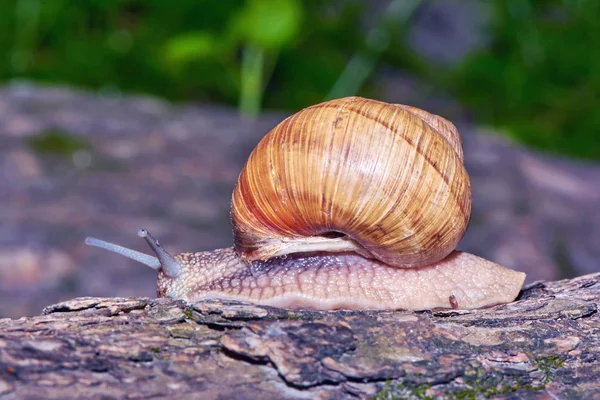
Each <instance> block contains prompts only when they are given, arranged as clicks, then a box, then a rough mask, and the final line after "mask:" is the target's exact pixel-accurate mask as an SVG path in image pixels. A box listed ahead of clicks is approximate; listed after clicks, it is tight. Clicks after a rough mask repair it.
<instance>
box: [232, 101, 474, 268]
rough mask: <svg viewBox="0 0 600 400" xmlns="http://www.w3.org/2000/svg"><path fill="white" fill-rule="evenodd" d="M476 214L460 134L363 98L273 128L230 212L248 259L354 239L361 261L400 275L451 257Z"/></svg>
mask: <svg viewBox="0 0 600 400" xmlns="http://www.w3.org/2000/svg"><path fill="white" fill-rule="evenodd" d="M470 214H471V185H470V180H469V176H468V174H467V172H466V170H465V168H464V165H463V153H462V147H461V141H460V137H459V135H458V131H457V130H456V128H455V127H454V125H453V124H452V123H450V122H449V121H447V120H445V119H443V118H441V117H438V116H435V115H433V114H429V113H428V112H426V111H423V110H420V109H417V108H414V107H408V106H403V105H395V104H388V103H384V102H380V101H375V100H369V99H364V98H360V97H347V98H342V99H336V100H332V101H328V102H324V103H321V104H317V105H314V106H311V107H308V108H306V109H304V110H301V111H299V112H298V113H296V114H294V115H292V116H290V117H288V118H287V119H285V120H284V121H282V122H281V123H280V124H278V125H277V126H276V127H274V128H273V129H272V130H271V131H270V132H269V133H268V134H267V135H265V137H264V138H263V139H262V140H261V141H260V143H259V144H258V145H257V147H256V148H255V149H254V151H253V152H252V153H251V155H250V157H249V159H248V161H247V163H246V165H245V166H244V168H243V170H242V172H241V174H240V176H239V179H238V184H237V185H236V187H235V189H234V192H233V197H232V210H231V217H232V223H233V227H234V244H235V247H236V249H237V251H238V252H239V253H240V254H241V255H242V257H243V258H245V259H249V260H255V259H265V258H269V257H271V256H272V255H274V254H281V251H279V250H280V249H281V248H285V247H286V246H289V244H290V243H293V242H301V241H302V240H304V239H305V238H314V237H321V236H322V237H324V239H323V240H325V241H326V240H329V238H331V240H339V238H337V237H336V236H337V235H345V236H346V237H348V238H351V239H352V240H353V241H355V242H356V243H358V245H359V247H360V248H361V250H360V251H359V252H362V253H361V254H364V253H365V252H366V253H367V254H366V255H367V256H370V257H373V258H376V259H379V260H380V261H382V262H384V263H386V264H388V265H392V266H396V267H418V266H423V265H428V264H431V263H434V262H437V261H439V260H441V259H442V258H444V257H445V256H447V255H448V254H449V253H450V252H451V251H452V250H454V248H455V247H456V245H457V244H458V242H459V240H460V239H461V238H462V236H463V234H464V232H465V230H466V228H467V225H468V222H469V218H470ZM363 250H364V251H363ZM284 252H285V251H284Z"/></svg>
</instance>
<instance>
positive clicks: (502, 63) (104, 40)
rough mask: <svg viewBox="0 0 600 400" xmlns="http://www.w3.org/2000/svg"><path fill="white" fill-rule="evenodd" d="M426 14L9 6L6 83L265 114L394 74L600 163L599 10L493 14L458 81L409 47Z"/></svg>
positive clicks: (339, 5)
mask: <svg viewBox="0 0 600 400" xmlns="http://www.w3.org/2000/svg"><path fill="white" fill-rule="evenodd" d="M423 3H426V0H422V1H419V0H390V2H389V5H388V7H387V8H385V7H384V8H383V9H382V10H381V11H380V13H379V15H375V16H374V15H373V12H372V10H369V9H368V7H370V4H371V3H370V2H365V1H361V0H329V1H327V0H304V1H301V0H220V1H218V2H214V1H210V0H177V2H167V1H164V0H79V1H77V2H73V1H67V0H5V1H3V2H0V57H3V59H2V62H0V80H4V81H6V80H9V79H12V78H15V77H26V78H33V79H36V80H42V81H52V82H68V83H72V84H76V85H81V86H87V87H94V88H104V89H108V90H110V89H111V88H118V89H119V90H123V91H133V92H145V93H152V94H157V95H160V96H164V97H167V98H169V99H173V100H199V101H212V102H220V103H226V104H237V105H238V106H239V108H240V111H241V112H243V113H246V114H257V113H258V112H259V111H260V110H261V108H263V107H267V108H277V109H285V110H297V109H298V108H300V107H304V106H306V105H309V104H314V103H317V102H320V101H323V100H324V99H325V98H327V97H331V96H339V95H350V94H362V95H366V96H372V97H376V96H377V94H376V93H374V92H373V90H374V89H373V87H372V86H370V85H369V83H370V80H371V79H372V78H373V76H374V74H376V72H377V68H378V67H381V66H382V65H385V66H387V67H392V68H398V69H401V70H403V71H409V72H411V73H412V74H413V75H415V76H417V77H418V78H420V79H423V80H427V81H431V82H433V83H435V85H436V86H437V87H440V88H444V89H445V90H447V91H449V92H450V93H453V94H454V95H455V96H456V97H457V98H458V99H459V100H460V101H461V102H462V103H463V104H465V105H466V106H468V108H469V109H470V110H471V111H472V114H473V115H474V116H475V118H476V119H477V120H478V121H480V122H482V123H488V124H492V125H494V126H498V127H501V128H504V129H505V131H506V132H508V134H510V135H511V136H513V137H514V138H516V139H517V140H519V141H521V142H524V143H527V144H530V145H533V146H536V147H538V148H543V149H547V150H551V151H556V152H562V153H566V154H570V155H574V156H578V157H584V158H595V159H600V142H599V141H600V113H597V112H596V109H597V108H598V106H599V105H600V74H598V73H597V71H598V70H600V50H599V47H598V38H600V24H597V23H596V21H597V20H598V17H599V16H600V14H599V11H600V9H599V7H600V2H598V1H597V0H493V1H490V4H492V5H493V19H492V23H491V25H490V27H489V28H490V34H491V43H490V45H489V46H488V47H486V48H485V49H484V50H481V51H478V52H475V53H472V54H470V55H469V56H468V57H467V58H466V59H465V60H464V62H462V63H460V64H459V65H458V67H440V66H429V65H427V63H425V62H424V60H421V59H420V58H419V57H417V56H416V55H415V54H414V53H413V52H411V51H410V50H409V47H408V44H407V43H405V40H404V38H405V37H406V35H405V33H406V32H407V30H408V29H409V27H410V22H411V21H410V17H411V15H412V14H413V12H414V11H415V10H418V8H419V6H420V5H423ZM365 15H368V18H366V17H365ZM373 18H374V19H373Z"/></svg>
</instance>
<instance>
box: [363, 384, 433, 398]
mask: <svg viewBox="0 0 600 400" xmlns="http://www.w3.org/2000/svg"><path fill="white" fill-rule="evenodd" d="M430 387H431V385H430V384H428V383H424V384H413V383H393V382H391V381H387V382H386V383H385V386H384V387H383V389H382V390H381V391H380V392H379V393H378V394H377V395H376V396H375V397H373V400H401V399H411V400H412V399H418V400H433V399H434V397H433V396H429V395H428V394H427V390H428V389H429V388H430Z"/></svg>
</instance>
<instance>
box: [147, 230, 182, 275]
mask: <svg viewBox="0 0 600 400" xmlns="http://www.w3.org/2000/svg"><path fill="white" fill-rule="evenodd" d="M138 236H139V237H141V238H143V239H145V240H146V243H148V246H150V248H151V249H152V251H154V253H156V257H158V260H159V262H160V266H161V268H162V270H163V272H164V273H165V275H167V276H168V277H169V278H177V277H178V276H179V275H180V274H181V264H179V262H178V261H177V260H176V259H175V258H174V257H173V256H172V255H170V254H169V253H168V252H167V251H166V250H165V249H163V248H162V247H161V246H160V244H159V243H158V240H156V239H154V237H152V235H151V234H150V232H148V230H146V229H143V228H142V229H140V230H139V231H138Z"/></svg>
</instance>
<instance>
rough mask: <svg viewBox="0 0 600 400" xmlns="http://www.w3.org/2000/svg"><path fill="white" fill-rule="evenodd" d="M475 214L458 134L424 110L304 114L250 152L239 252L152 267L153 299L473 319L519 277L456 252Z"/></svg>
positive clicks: (238, 197)
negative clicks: (447, 313)
mask: <svg viewBox="0 0 600 400" xmlns="http://www.w3.org/2000/svg"><path fill="white" fill-rule="evenodd" d="M470 214H471V184H470V180H469V176H468V174H467V172H466V170H465V168H464V165H463V152H462V147H461V141H460V136H459V134H458V131H457V130H456V128H455V127H454V125H453V124H452V123H450V122H449V121H447V120H445V119H443V118H441V117H438V116H435V115H433V114H429V113H427V112H426V111H423V110H420V109H417V108H414V107H408V106H403V105H395V104H388V103H384V102H380V101H375V100H369V99H364V98H359V97H348V98H342V99H336V100H332V101H329V102H325V103H321V104H317V105H314V106H312V107H308V108H306V109H304V110H301V111H300V112H298V113H296V114H294V115H292V116H290V117H288V118H287V119H285V120H284V121H282V122H281V123H280V124H278V125H277V126H276V127H275V128H273V129H272V130H271V131H270V132H269V133H267V135H265V137H264V138H263V139H262V140H261V141H260V143H259V144H258V145H257V147H256V148H255V149H254V150H253V152H252V153H251V154H250V156H249V159H248V161H247V163H246V165H245V166H244V168H243V169H242V171H241V173H240V176H239V179H238V183H237V185H236V187H235V189H234V192H233V195H232V209H231V219H232V225H233V231H234V247H232V248H229V249H217V250H214V251H212V252H199V253H183V254H179V255H176V256H175V257H171V256H169V255H168V253H166V251H164V249H162V247H160V246H159V245H158V242H156V241H155V240H154V239H153V238H152V237H151V236H150V235H149V234H148V233H147V232H146V231H143V230H142V231H140V236H142V237H144V238H145V239H146V240H147V241H148V243H149V244H150V246H151V247H152V248H153V249H154V250H155V253H156V254H157V258H154V257H151V256H148V255H145V254H143V253H138V252H135V251H133V250H129V249H125V248H122V247H120V246H117V245H113V244H109V243H106V242H103V241H99V240H97V239H91V238H88V240H87V242H88V244H92V245H97V246H100V247H103V248H106V249H108V250H111V251H115V252H118V253H121V254H124V255H126V256H128V257H130V258H134V259H136V260H138V261H140V262H143V263H145V264H146V265H149V266H151V267H152V268H155V269H157V270H158V271H159V279H158V295H159V296H161V297H172V298H181V299H184V300H187V301H190V302H195V301H198V300H201V299H204V298H224V299H235V300H243V301H251V302H256V303H259V304H266V305H274V306H280V307H291V308H297V307H303V308H316V309H336V308H352V309H398V308H405V309H415V310H420V309H430V308H435V307H451V308H457V307H460V308H478V307H484V306H489V305H493V304H498V303H505V302H509V301H512V300H514V299H515V298H516V296H517V295H518V293H519V290H520V288H521V286H522V284H523V281H524V279H525V274H523V273H521V272H516V271H513V270H510V269H507V268H505V267H502V266H500V265H498V264H495V263H493V262H491V261H487V260H484V259H482V258H480V257H477V256H475V255H472V254H468V253H464V252H459V251H455V248H456V246H457V244H458V242H459V241H460V239H461V238H462V236H463V235H464V233H465V231H466V228H467V225H468V222H469V218H470Z"/></svg>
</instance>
